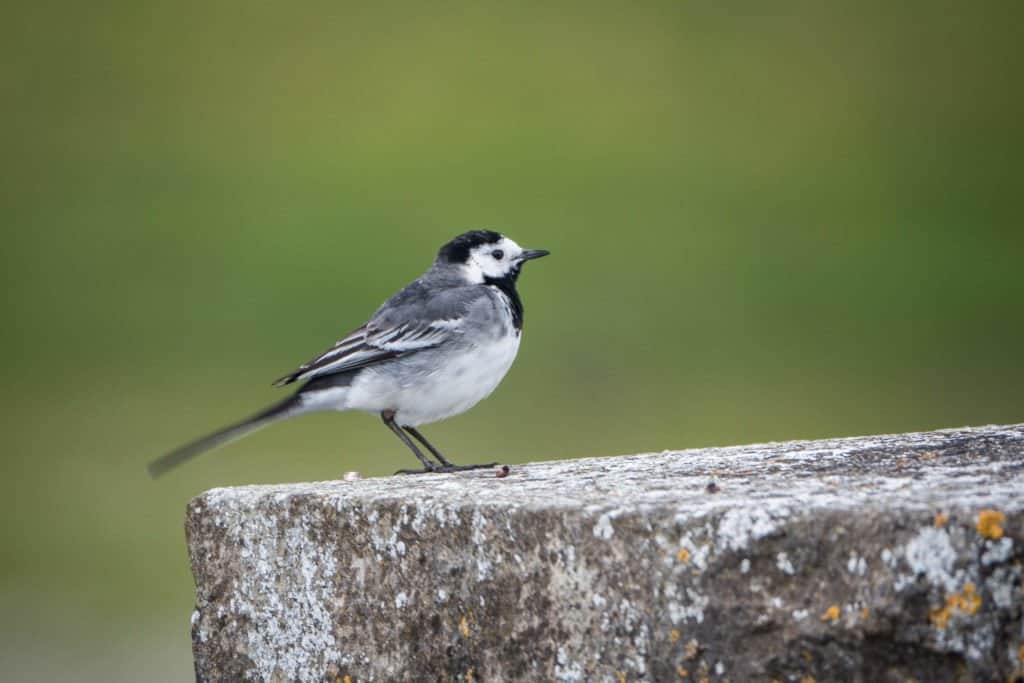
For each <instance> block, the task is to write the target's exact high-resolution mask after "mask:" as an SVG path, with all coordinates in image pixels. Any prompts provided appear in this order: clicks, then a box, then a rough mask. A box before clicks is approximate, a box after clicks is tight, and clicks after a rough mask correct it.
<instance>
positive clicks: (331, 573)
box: [200, 501, 343, 680]
mask: <svg viewBox="0 0 1024 683" xmlns="http://www.w3.org/2000/svg"><path fill="white" fill-rule="evenodd" d="M275 502H279V501H275ZM280 504H281V505H282V506H284V505H286V504H287V501H283V502H280ZM279 524H281V525H284V528H283V529H281V528H280V526H279ZM234 531H235V534H237V537H243V536H244V537H245V538H246V542H247V543H249V544H251V546H252V552H251V553H250V555H249V558H248V559H247V560H244V561H245V562H246V563H247V566H246V568H245V571H243V572H241V573H240V574H239V576H238V577H236V580H235V581H234V582H232V592H231V594H230V595H229V596H227V598H226V603H227V605H228V608H229V611H230V613H231V614H233V615H237V616H240V617H245V618H246V620H247V623H248V624H249V626H248V633H247V654H248V657H249V658H250V659H251V660H252V664H253V670H252V672H251V673H252V677H253V678H256V679H259V680H270V679H272V678H274V677H283V678H284V679H287V680H313V679H314V678H315V677H316V676H317V675H318V673H319V670H320V669H319V667H320V666H322V665H321V664H319V663H318V662H342V661H343V657H342V653H341V652H340V651H339V649H338V647H337V643H336V642H335V637H334V621H333V616H332V609H333V596H334V593H335V590H334V577H335V575H336V572H337V569H338V563H337V560H336V558H335V557H334V555H333V553H332V552H331V551H330V549H329V548H324V547H321V546H320V545H319V544H318V543H316V542H315V541H313V540H311V538H310V537H309V533H308V520H306V521H303V520H302V519H291V518H290V517H288V516H276V515H265V516H253V517H249V518H247V519H246V520H245V522H244V524H242V525H240V526H238V527H235V530H234ZM204 628H205V625H204ZM202 630H203V629H201V631H202ZM206 638H208V635H206V634H203V633H201V634H200V639H201V640H205V639H206Z"/></svg>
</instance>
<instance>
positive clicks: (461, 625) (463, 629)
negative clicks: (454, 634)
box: [459, 617, 469, 638]
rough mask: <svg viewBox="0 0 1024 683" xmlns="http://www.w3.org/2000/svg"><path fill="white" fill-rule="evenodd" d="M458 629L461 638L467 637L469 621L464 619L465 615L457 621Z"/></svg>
mask: <svg viewBox="0 0 1024 683" xmlns="http://www.w3.org/2000/svg"><path fill="white" fill-rule="evenodd" d="M459 631H460V632H461V633H462V637H463V638H469V622H468V621H466V617H462V621H460V622H459Z"/></svg>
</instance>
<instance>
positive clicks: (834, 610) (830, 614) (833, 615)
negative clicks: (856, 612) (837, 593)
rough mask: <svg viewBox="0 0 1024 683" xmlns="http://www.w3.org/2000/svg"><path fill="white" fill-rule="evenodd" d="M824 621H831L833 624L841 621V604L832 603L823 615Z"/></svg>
mask: <svg viewBox="0 0 1024 683" xmlns="http://www.w3.org/2000/svg"><path fill="white" fill-rule="evenodd" d="M821 620H822V621H831V622H832V623H833V624H834V623H836V622H837V621H839V605H831V606H829V608H828V609H827V610H825V613H824V614H822V615H821Z"/></svg>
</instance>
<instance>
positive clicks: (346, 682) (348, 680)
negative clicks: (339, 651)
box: [342, 674, 352, 683]
mask: <svg viewBox="0 0 1024 683" xmlns="http://www.w3.org/2000/svg"><path fill="white" fill-rule="evenodd" d="M342 681H343V683H352V677H351V676H349V675H348V674H345V678H343V679H342Z"/></svg>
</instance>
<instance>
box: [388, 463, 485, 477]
mask: <svg viewBox="0 0 1024 683" xmlns="http://www.w3.org/2000/svg"><path fill="white" fill-rule="evenodd" d="M497 466H498V463H496V462H489V463H486V464H483V465H453V464H451V463H448V464H447V465H431V466H430V467H424V468H423V469H421V470H398V471H397V472H395V474H450V473H452V472H467V471H469V470H486V469H490V468H492V467H497Z"/></svg>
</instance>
